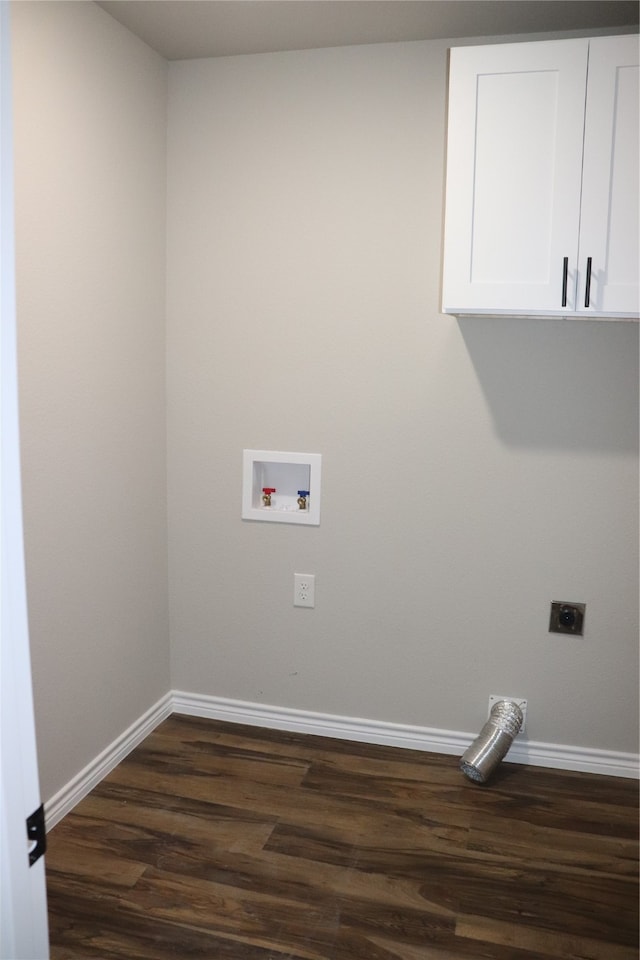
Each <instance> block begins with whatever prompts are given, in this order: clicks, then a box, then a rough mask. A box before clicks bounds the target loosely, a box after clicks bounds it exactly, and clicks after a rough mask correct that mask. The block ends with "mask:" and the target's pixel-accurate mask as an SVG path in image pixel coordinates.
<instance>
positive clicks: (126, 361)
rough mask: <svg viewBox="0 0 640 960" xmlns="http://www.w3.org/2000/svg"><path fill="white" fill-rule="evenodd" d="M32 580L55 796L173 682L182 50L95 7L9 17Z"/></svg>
mask: <svg viewBox="0 0 640 960" xmlns="http://www.w3.org/2000/svg"><path fill="white" fill-rule="evenodd" d="M12 32H13V58H14V71H15V78H14V86H15V89H14V93H15V155H16V163H15V166H16V224H17V225H16V242H17V298H18V303H17V306H18V323H19V375H20V388H21V389H20V402H21V429H22V456H23V484H24V520H25V548H26V563H27V591H28V602H29V620H30V633H31V648H32V665H33V684H34V696H35V710H36V729H37V738H38V746H39V756H40V784H41V789H42V795H43V798H45V799H47V798H49V797H50V796H51V795H52V794H53V793H55V792H56V791H57V790H58V789H60V788H61V787H62V786H63V785H64V784H65V783H67V782H68V781H69V780H70V779H71V777H72V776H74V775H75V774H76V773H77V772H78V771H79V770H80V769H81V768H83V767H84V766H85V765H86V764H87V763H89V761H90V760H92V759H93V758H94V757H95V756H96V755H97V754H98V753H100V752H101V751H102V750H103V749H104V748H105V747H107V746H108V745H109V744H110V743H111V742H112V741H113V740H114V739H115V738H116V737H117V736H118V735H119V734H120V733H122V732H123V730H124V729H126V728H127V727H128V726H129V725H130V724H131V723H133V722H134V721H135V720H137V719H138V717H139V716H140V715H141V714H142V713H144V711H145V710H147V709H148V708H149V707H150V706H151V705H152V704H154V703H155V702H156V701H157V700H158V699H159V698H160V697H161V696H162V695H163V694H164V693H166V691H167V689H168V687H169V683H170V681H169V643H168V616H167V559H166V558H167V547H166V481H165V477H166V450H165V446H166V444H165V401H164V394H165V383H164V262H165V183H166V175H165V140H166V78H167V65H166V63H165V62H164V61H163V60H162V59H161V58H160V57H158V56H156V55H155V54H153V53H152V52H151V50H149V48H148V47H146V46H145V45H144V44H142V43H140V42H139V41H138V40H136V39H135V38H134V37H133V36H132V35H131V34H129V33H128V32H127V31H126V30H124V29H123V28H122V27H120V26H119V25H118V24H116V23H115V21H113V19H112V18H111V17H109V16H108V15H107V14H105V13H103V11H101V10H99V9H98V8H97V7H95V6H94V5H93V4H90V3H18V4H14V6H13V17H12Z"/></svg>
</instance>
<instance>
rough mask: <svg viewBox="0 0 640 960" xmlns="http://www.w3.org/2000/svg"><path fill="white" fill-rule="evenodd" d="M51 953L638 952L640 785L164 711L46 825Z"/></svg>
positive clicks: (444, 957) (361, 956) (376, 955)
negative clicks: (476, 763) (477, 764)
mask: <svg viewBox="0 0 640 960" xmlns="http://www.w3.org/2000/svg"><path fill="white" fill-rule="evenodd" d="M48 843H49V848H48V853H47V876H48V895H49V913H50V920H49V922H50V936H51V957H52V960H78V958H94V957H99V958H101V960H125V958H126V960H165V958H172V960H175V958H180V960H194V958H198V960H458V958H460V960H465V958H489V960H507V958H509V960H554V958H563V960H566V958H570V960H636V958H637V957H638V783H637V782H636V781H632V780H624V779H618V778H613V777H600V776H592V775H589V774H582V773H567V772H564V771H558V770H545V769H542V768H540V767H524V766H518V765H515V764H509V763H503V764H502V765H501V767H500V768H499V770H498V771H497V773H496V775H495V777H494V778H493V779H492V781H491V782H490V784H488V785H486V786H478V785H475V784H472V783H469V782H468V781H466V780H465V779H464V777H463V776H462V774H461V773H460V772H459V770H458V758H456V757H451V756H441V755H435V754H426V753H419V752H415V751H407V750H399V749H394V748H389V747H377V746H370V745H364V744H357V743H347V742H344V741H338V740H328V739H324V738H319V737H310V736H303V735H298V734H287V733H280V732H276V731H269V730H262V729H258V728H255V727H241V726H236V725H232V724H225V723H218V722H216V721H212V720H202V719H196V718H190V717H179V716H175V715H174V716H172V717H171V718H169V719H168V720H166V721H165V722H164V723H163V724H162V725H161V726H159V727H158V728H157V730H156V731H155V732H154V733H153V734H151V736H149V737H148V738H147V740H146V741H145V742H144V743H143V744H142V745H140V746H139V747H138V748H137V749H136V750H135V751H133V752H132V753H131V754H130V755H129V756H128V757H127V759H126V760H124V761H123V762H122V763H121V764H120V765H119V766H118V767H117V768H116V769H115V770H114V771H113V772H112V773H111V774H110V775H109V776H108V777H107V778H106V779H105V780H103V781H102V783H101V784H100V785H99V786H98V787H97V788H96V789H95V790H94V791H93V792H92V793H91V794H90V795H89V796H88V797H86V798H85V799H84V800H83V801H81V803H79V804H78V806H77V807H76V808H75V809H74V810H73V812H72V813H70V814H69V815H68V816H67V817H66V818H65V819H64V820H63V821H62V822H61V823H59V824H58V825H57V826H56V827H55V828H54V829H53V830H52V831H51V832H50V833H49V837H48Z"/></svg>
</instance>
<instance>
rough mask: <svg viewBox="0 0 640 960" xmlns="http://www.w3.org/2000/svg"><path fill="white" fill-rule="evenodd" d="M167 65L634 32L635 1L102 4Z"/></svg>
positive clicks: (101, 0) (182, 0) (148, 0)
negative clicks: (356, 47)
mask: <svg viewBox="0 0 640 960" xmlns="http://www.w3.org/2000/svg"><path fill="white" fill-rule="evenodd" d="M98 5H99V6H100V7H102V8H103V9H104V10H106V11H107V13H109V14H111V16H113V17H115V19H116V20H118V21H119V22H120V23H122V24H123V25H124V26H125V27H127V28H128V29H129V30H131V31H132V32H133V33H134V34H136V35H137V36H138V37H140V39H142V40H144V41H145V43H147V44H148V45H149V46H150V47H152V48H153V49H154V50H156V51H157V52H158V53H160V54H161V55H162V56H163V57H165V58H166V59H167V60H189V59H192V58H194V57H225V56H233V55H237V54H247V53H269V52H278V51H283V50H308V49H314V48H316V47H336V46H344V45H346V44H360V43H382V42H389V41H396V40H437V39H441V38H444V37H451V38H455V37H482V36H499V35H503V34H511V33H540V32H547V31H556V30H591V29H594V30H599V29H605V30H609V29H612V30H618V31H619V30H620V28H624V27H636V28H637V25H638V20H639V11H640V5H639V4H638V3H637V2H636V0H534V2H530V0H98Z"/></svg>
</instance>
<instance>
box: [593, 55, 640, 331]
mask: <svg viewBox="0 0 640 960" xmlns="http://www.w3.org/2000/svg"><path fill="white" fill-rule="evenodd" d="M638 84H639V75H638V38H637V37H635V36H630V37H601V38H596V39H593V40H591V42H590V51H589V79H588V84H587V109H586V126H585V148H584V169H583V191H582V197H583V200H582V217H581V229H580V253H579V260H578V263H579V274H578V285H579V286H578V292H579V297H578V309H579V310H582V311H584V312H586V313H595V314H615V315H624V314H627V315H629V314H637V313H638V310H639V309H640V303H639V296H638V264H639V262H640V249H639V243H638V237H639V232H640V222H639V216H638V208H639V204H640V197H639V191H638V178H639V174H638V110H639V97H638ZM588 257H591V261H592V273H591V285H590V297H589V301H590V302H589V307H586V306H585V292H586V282H587V278H586V263H587V258H588Z"/></svg>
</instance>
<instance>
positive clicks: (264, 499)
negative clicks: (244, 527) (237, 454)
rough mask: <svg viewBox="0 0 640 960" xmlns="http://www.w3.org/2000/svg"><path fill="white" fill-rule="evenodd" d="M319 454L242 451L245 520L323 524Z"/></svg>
mask: <svg viewBox="0 0 640 960" xmlns="http://www.w3.org/2000/svg"><path fill="white" fill-rule="evenodd" d="M321 460H322V458H321V455H320V454H319V453H283V452H282V451H279V450H243V451H242V519H243V520H266V521H271V522H274V521H275V522H276V523H306V524H310V525H312V526H316V527H317V526H318V525H319V523H320V468H321Z"/></svg>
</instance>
